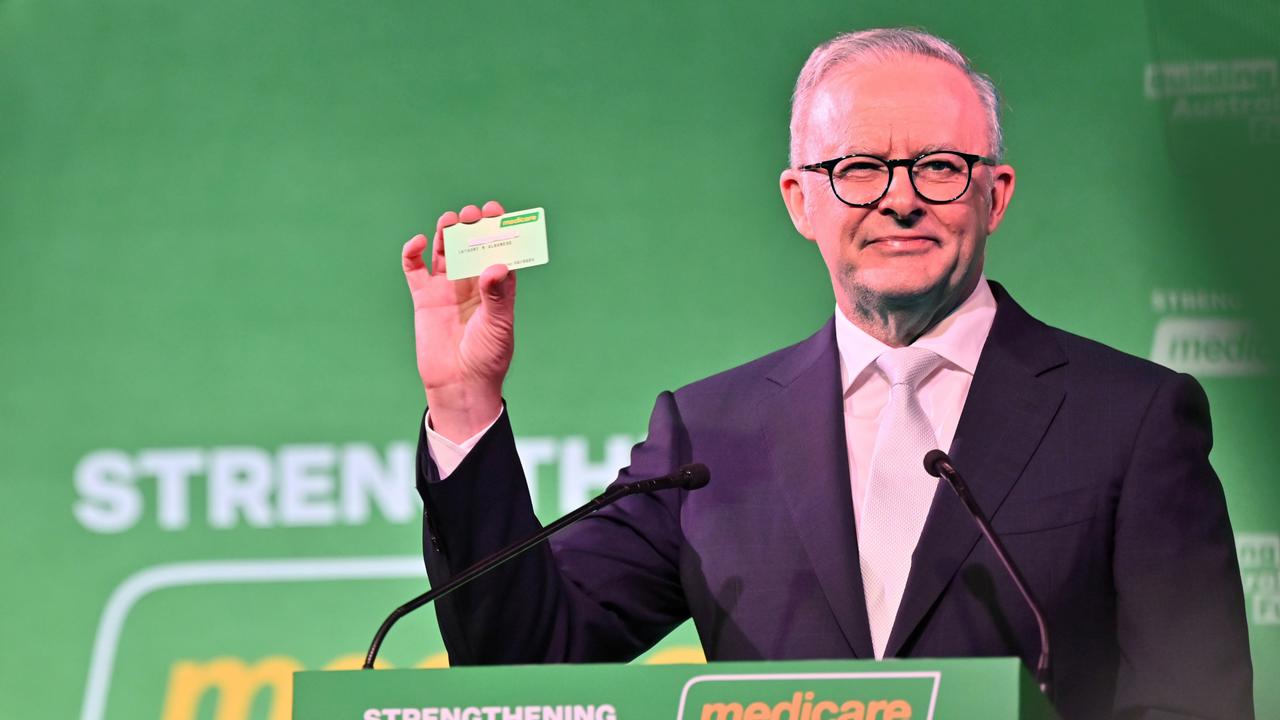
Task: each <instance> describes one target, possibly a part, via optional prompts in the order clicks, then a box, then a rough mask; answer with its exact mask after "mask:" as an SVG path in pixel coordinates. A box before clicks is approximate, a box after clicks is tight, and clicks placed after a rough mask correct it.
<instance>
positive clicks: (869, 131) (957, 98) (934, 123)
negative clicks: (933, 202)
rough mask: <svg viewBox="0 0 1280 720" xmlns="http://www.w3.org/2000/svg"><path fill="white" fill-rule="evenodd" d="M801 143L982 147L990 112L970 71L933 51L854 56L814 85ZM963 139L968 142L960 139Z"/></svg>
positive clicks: (915, 150)
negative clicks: (872, 58)
mask: <svg viewBox="0 0 1280 720" xmlns="http://www.w3.org/2000/svg"><path fill="white" fill-rule="evenodd" d="M805 115H806V117H805V121H804V122H803V123H802V126H801V131H802V133H803V134H804V137H803V138H802V145H804V146H807V147H810V148H813V149H814V150H824V151H836V150H839V151H841V152H840V153H839V154H849V153H867V154H875V155H884V154H889V153H899V154H901V153H910V154H913V155H914V154H919V153H920V152H927V151H928V150H931V149H944V146H945V148H946V149H962V150H966V151H970V152H978V151H984V148H983V147H982V145H983V143H984V139H985V135H986V132H987V127H986V126H987V118H986V113H985V109H984V107H983V105H982V101H981V99H980V98H979V97H978V94H977V91H976V90H975V89H974V87H973V84H972V83H971V82H970V81H969V78H968V77H967V76H966V75H965V74H964V73H963V72H962V71H961V70H959V69H958V68H956V67H954V66H952V65H950V64H948V63H945V62H942V61H940V60H936V59H933V58H919V57H913V56H909V57H903V58H896V59H893V60H890V61H882V62H871V63H868V62H859V63H850V64H848V65H846V66H843V67H837V68H834V69H832V70H831V71H829V72H828V74H827V75H826V76H825V77H824V78H823V79H822V82H820V83H819V84H818V86H817V87H815V88H814V91H813V93H812V95H811V96H810V101H809V104H808V107H807V108H806V111H805ZM962 146H963V147H962Z"/></svg>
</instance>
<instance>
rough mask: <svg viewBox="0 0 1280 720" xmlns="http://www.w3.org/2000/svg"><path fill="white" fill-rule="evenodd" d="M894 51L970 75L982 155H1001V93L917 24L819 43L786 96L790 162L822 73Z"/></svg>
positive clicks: (949, 46)
mask: <svg viewBox="0 0 1280 720" xmlns="http://www.w3.org/2000/svg"><path fill="white" fill-rule="evenodd" d="M895 55H917V56H921V57H930V58H937V59H939V60H942V61H943V62H945V63H947V64H949V65H952V66H954V67H956V68H958V69H959V70H961V71H963V72H964V74H965V75H966V76H967V77H968V78H969V82H970V83H972V84H973V89H974V90H976V91H977V93H978V99H979V100H980V101H981V102H982V106H983V108H985V109H986V111H987V143H988V146H989V147H988V149H987V153H988V154H989V155H990V156H991V157H992V158H993V159H995V160H997V161H999V160H1000V158H1001V157H1003V155H1004V135H1003V133H1002V132H1001V131H1000V95H999V93H997V92H996V86H995V83H993V82H992V81H991V78H990V77H987V76H986V75H984V74H983V73H980V72H978V71H977V70H974V69H973V65H972V64H971V63H970V62H969V58H967V57H965V56H964V54H963V53H961V52H960V51H959V50H957V49H956V47H955V46H954V45H952V44H951V43H949V42H947V41H946V40H943V39H942V38H940V37H938V36H937V35H932V34H930V33H927V32H925V31H924V30H920V29H918V28H874V29H871V30H859V31H857V32H848V33H842V34H840V35H837V36H836V37H834V38H832V39H831V40H828V41H827V42H825V43H823V44H821V45H819V46H818V47H817V48H815V49H814V51H813V53H812V54H810V55H809V60H808V61H806V62H805V64H804V67H803V68H802V69H801V70H800V77H798V78H796V90H795V93H794V94H793V95H792V96H791V164H792V166H795V165H796V164H797V163H799V162H801V160H800V157H799V155H800V147H799V146H800V140H799V137H800V129H801V128H800V124H801V117H802V114H803V111H804V110H806V109H807V104H808V100H809V95H810V94H811V93H812V92H813V89H814V88H816V87H817V86H818V83H820V82H822V79H823V78H824V77H826V75H827V73H828V72H829V71H831V70H832V69H834V68H835V67H837V66H840V65H843V64H845V63H851V62H857V61H860V60H884V59H886V58H889V57H892V56H895Z"/></svg>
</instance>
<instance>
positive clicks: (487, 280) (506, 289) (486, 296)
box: [480, 265, 516, 320]
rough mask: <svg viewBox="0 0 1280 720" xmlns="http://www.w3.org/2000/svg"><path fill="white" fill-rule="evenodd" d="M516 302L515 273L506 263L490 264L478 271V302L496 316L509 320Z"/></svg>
mask: <svg viewBox="0 0 1280 720" xmlns="http://www.w3.org/2000/svg"><path fill="white" fill-rule="evenodd" d="M515 302H516V274H515V273H514V272H512V271H511V270H509V269H508V268H507V266H506V265H490V266H489V267H487V268H485V269H484V272H482V273H480V303H481V304H482V305H483V306H484V308H485V310H487V311H488V312H489V313H490V314H492V315H493V316H494V317H496V318H501V319H503V320H510V319H511V316H512V314H513V309H514V307H515Z"/></svg>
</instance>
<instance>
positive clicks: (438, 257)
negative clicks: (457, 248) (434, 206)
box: [431, 210, 458, 275]
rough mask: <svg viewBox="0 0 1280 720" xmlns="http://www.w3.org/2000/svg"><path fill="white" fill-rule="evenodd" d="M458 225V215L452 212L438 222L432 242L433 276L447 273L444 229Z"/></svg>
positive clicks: (445, 214) (444, 215) (442, 216)
mask: <svg viewBox="0 0 1280 720" xmlns="http://www.w3.org/2000/svg"><path fill="white" fill-rule="evenodd" d="M457 224H458V213H456V212H454V211H452V210H450V211H449V212H447V213H444V214H443V215H441V216H440V219H438V220H436V236H435V239H434V240H433V241H432V242H431V274H432V275H439V274H443V273H444V272H445V267H444V229H445V228H447V227H449V226H450V225H457Z"/></svg>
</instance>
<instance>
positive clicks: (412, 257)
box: [400, 233, 427, 275]
mask: <svg viewBox="0 0 1280 720" xmlns="http://www.w3.org/2000/svg"><path fill="white" fill-rule="evenodd" d="M426 248H427V236H426V235H423V234H421V233H419V234H417V235H414V236H413V237H411V238H409V242H407V243H405V244H404V248H402V249H401V250H400V264H401V265H402V266H403V267H404V272H405V274H406V275H408V274H409V273H413V272H419V271H421V270H425V269H426V267H427V264H426V262H425V261H424V260H423V259H422V251H423V250H425V249H426Z"/></svg>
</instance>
